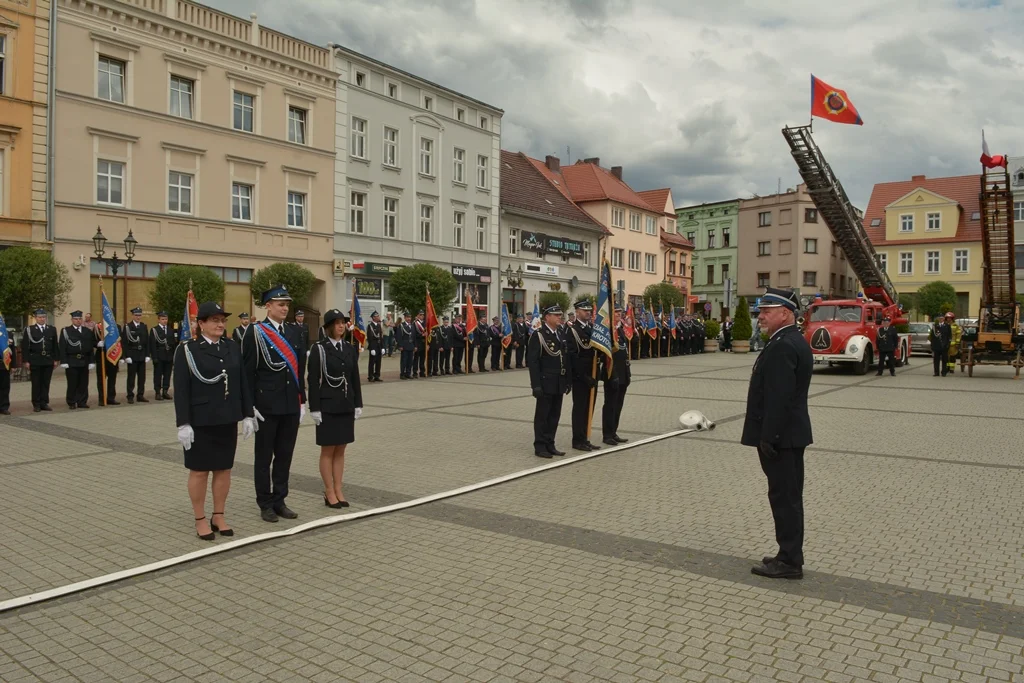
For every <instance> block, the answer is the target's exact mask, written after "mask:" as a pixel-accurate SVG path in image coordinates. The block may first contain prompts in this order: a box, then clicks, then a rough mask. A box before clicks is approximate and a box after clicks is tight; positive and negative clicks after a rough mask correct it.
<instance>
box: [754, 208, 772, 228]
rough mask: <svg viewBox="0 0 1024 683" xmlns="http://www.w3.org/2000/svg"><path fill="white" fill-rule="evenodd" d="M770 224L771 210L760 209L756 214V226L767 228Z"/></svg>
mask: <svg viewBox="0 0 1024 683" xmlns="http://www.w3.org/2000/svg"><path fill="white" fill-rule="evenodd" d="M771 224H772V212H771V211H762V212H761V213H759V214H757V227H759V228H767V227H768V226H769V225H771Z"/></svg>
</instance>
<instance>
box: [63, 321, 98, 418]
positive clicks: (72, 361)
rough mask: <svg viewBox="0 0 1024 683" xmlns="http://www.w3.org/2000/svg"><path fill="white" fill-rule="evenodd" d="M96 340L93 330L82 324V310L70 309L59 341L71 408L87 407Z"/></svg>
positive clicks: (67, 395)
mask: <svg viewBox="0 0 1024 683" xmlns="http://www.w3.org/2000/svg"><path fill="white" fill-rule="evenodd" d="M96 341H97V340H96V335H95V334H94V333H93V331H92V330H90V329H89V328H88V327H83V326H82V312H81V311H72V312H71V324H70V325H68V326H67V327H65V328H64V329H63V330H61V332H60V341H59V346H60V366H61V367H62V368H64V375H65V376H66V377H67V380H68V390H67V394H66V395H65V399H66V400H67V403H68V407H69V408H71V409H72V410H74V409H75V408H88V407H89V371H90V370H92V369H94V368H95V367H96V364H95V363H93V352H94V351H95V350H96ZM100 343H102V342H100Z"/></svg>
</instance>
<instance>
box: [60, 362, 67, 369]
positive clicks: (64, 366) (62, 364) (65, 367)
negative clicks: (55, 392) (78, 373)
mask: <svg viewBox="0 0 1024 683" xmlns="http://www.w3.org/2000/svg"><path fill="white" fill-rule="evenodd" d="M60 366H61V367H62V368H64V369H65V370H67V369H68V367H69V366H68V364H67V363H61V364H60Z"/></svg>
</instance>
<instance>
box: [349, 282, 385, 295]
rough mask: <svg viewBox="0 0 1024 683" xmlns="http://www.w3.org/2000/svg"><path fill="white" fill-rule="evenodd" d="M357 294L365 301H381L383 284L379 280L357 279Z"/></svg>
mask: <svg viewBox="0 0 1024 683" xmlns="http://www.w3.org/2000/svg"><path fill="white" fill-rule="evenodd" d="M355 283H356V294H358V295H359V296H361V297H363V298H364V299H380V298H381V294H382V293H383V283H382V282H381V280H379V279H377V278H371V279H367V278H356V281H355Z"/></svg>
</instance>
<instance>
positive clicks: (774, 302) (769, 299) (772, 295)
mask: <svg viewBox="0 0 1024 683" xmlns="http://www.w3.org/2000/svg"><path fill="white" fill-rule="evenodd" d="M779 306H785V307H786V308H788V309H789V310H791V311H796V310H797V309H799V308H800V299H798V298H797V296H796V292H794V291H793V290H792V289H776V288H774V287H766V288H765V293H764V296H763V297H761V303H760V304H759V307H760V308H777V307H779Z"/></svg>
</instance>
